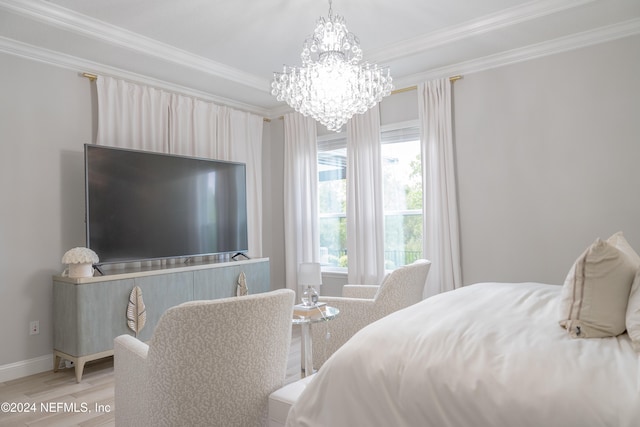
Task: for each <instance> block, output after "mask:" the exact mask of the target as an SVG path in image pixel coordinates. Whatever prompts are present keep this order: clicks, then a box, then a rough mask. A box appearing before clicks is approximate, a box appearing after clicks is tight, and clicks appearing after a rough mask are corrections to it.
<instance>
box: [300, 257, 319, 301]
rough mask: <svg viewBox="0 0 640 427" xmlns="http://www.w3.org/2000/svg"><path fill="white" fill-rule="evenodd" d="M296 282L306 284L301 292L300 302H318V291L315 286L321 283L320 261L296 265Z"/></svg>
mask: <svg viewBox="0 0 640 427" xmlns="http://www.w3.org/2000/svg"><path fill="white" fill-rule="evenodd" d="M298 284H300V285H302V286H306V288H305V290H304V291H303V293H302V304H303V305H305V306H313V305H316V304H317V303H318V291H316V289H315V286H316V285H318V286H321V285H322V272H321V271H320V263H317V262H303V263H302V264H300V265H299V266H298Z"/></svg>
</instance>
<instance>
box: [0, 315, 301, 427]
mask: <svg viewBox="0 0 640 427" xmlns="http://www.w3.org/2000/svg"><path fill="white" fill-rule="evenodd" d="M300 354H301V351H300V327H297V326H294V327H293V332H292V338H291V350H290V351H289V362H288V365H287V378H286V381H285V382H286V383H287V384H288V383H290V382H292V381H296V380H298V379H300ZM52 363H53V360H52ZM113 385H114V378H113V358H112V357H110V358H106V359H102V360H97V361H95V362H92V363H88V364H87V365H86V366H85V368H84V374H83V376H82V382H81V383H80V384H77V383H76V380H75V373H74V370H73V368H70V369H61V370H60V371H58V372H56V373H54V372H53V371H48V372H42V373H40V374H36V375H31V376H28V377H24V378H19V379H17V380H13V381H7V382H4V383H0V404H1V403H2V402H8V403H10V404H13V403H15V404H16V405H18V404H27V405H33V404H35V411H34V412H26V413H6V412H4V411H2V412H0V427H5V426H6V427H9V426H10V427H16V426H33V427H43V426H46V427H58V426H60V427H71V426H82V427H92V426H114V425H115V422H114V411H115V406H114V403H113ZM41 403H44V404H45V406H47V405H48V406H47V407H48V408H50V409H49V412H46V411H42V410H41ZM65 403H66V404H67V408H69V407H70V406H69V405H73V404H74V403H75V405H76V408H78V412H75V413H74V412H69V411H64V409H63V406H62V405H64V404H65ZM83 403H84V404H85V405H86V408H88V409H90V410H91V412H88V411H87V412H81V409H82V406H81V405H82V404H83ZM58 405H59V407H60V409H59V412H57V413H56V412H55V409H56V407H58ZM96 405H98V408H99V409H103V410H104V412H102V413H99V412H95V408H96Z"/></svg>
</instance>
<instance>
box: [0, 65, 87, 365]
mask: <svg viewBox="0 0 640 427" xmlns="http://www.w3.org/2000/svg"><path fill="white" fill-rule="evenodd" d="M0 63H2V66H0V73H1V74H0V93H2V96H0V174H1V179H0V194H1V195H2V202H1V203H0V325H1V326H0V328H1V329H0V330H1V331H2V335H1V337H2V345H0V367H2V365H5V364H9V363H14V362H19V361H26V360H29V359H36V358H39V357H41V356H43V358H42V359H39V360H38V361H36V362H33V363H36V364H38V363H40V364H43V363H44V364H45V366H48V367H52V366H53V365H52V364H53V362H52V358H51V352H52V345H53V336H52V327H51V320H52V282H51V276H52V275H53V274H57V273H60V272H61V271H62V268H63V266H62V264H61V258H62V255H63V254H64V252H65V251H66V250H68V249H70V248H72V247H75V246H84V189H83V177H84V166H83V164H84V163H83V154H82V153H83V144H84V143H87V142H92V138H93V127H94V126H93V124H94V118H93V113H94V105H92V99H94V97H92V94H91V90H92V89H91V84H90V82H89V80H87V79H84V78H81V77H78V74H77V73H76V72H74V71H70V70H65V69H62V68H57V67H53V66H48V65H44V64H42V63H39V62H34V61H29V60H25V59H21V58H19V57H16V56H10V55H5V54H0ZM31 320H39V321H40V334H39V335H31V336H30V335H29V321H31ZM45 356H46V357H45ZM1 373H2V372H0V374H1Z"/></svg>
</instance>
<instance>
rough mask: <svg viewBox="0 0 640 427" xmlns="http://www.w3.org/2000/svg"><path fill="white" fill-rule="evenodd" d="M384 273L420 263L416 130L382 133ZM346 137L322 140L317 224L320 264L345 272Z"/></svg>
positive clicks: (412, 126) (410, 127)
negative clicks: (342, 269) (414, 262)
mask: <svg viewBox="0 0 640 427" xmlns="http://www.w3.org/2000/svg"><path fill="white" fill-rule="evenodd" d="M381 142H382V178H383V200H384V215H385V224H384V229H385V236H384V246H385V248H384V249H385V254H384V256H385V268H386V269H395V268H397V267H400V266H402V265H406V264H410V263H412V262H413V261H415V260H416V259H418V258H422V222H423V221H422V161H421V157H420V136H419V128H418V126H417V125H415V124H410V125H406V124H403V125H400V126H395V127H389V128H385V129H383V130H382V132H381ZM346 144H347V142H346V136H344V135H343V134H334V135H328V136H321V137H319V138H318V198H319V203H318V210H319V212H318V217H319V218H318V219H319V229H320V254H321V262H322V264H324V265H326V266H332V267H343V268H344V267H347V260H348V257H347V252H348V248H347V222H346V221H347V220H346V207H347V199H346V195H347V179H346V177H347V174H346V171H347V149H346Z"/></svg>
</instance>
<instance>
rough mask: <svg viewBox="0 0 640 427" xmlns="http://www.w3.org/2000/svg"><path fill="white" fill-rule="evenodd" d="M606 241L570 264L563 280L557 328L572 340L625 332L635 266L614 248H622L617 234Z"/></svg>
mask: <svg viewBox="0 0 640 427" xmlns="http://www.w3.org/2000/svg"><path fill="white" fill-rule="evenodd" d="M609 240H611V241H609ZM609 240H608V241H606V242H604V241H602V240H600V239H596V241H595V242H594V243H593V244H592V245H591V246H589V247H588V248H587V249H586V250H585V251H584V252H583V253H582V255H580V256H579V257H578V259H577V260H576V261H575V262H574V264H573V266H572V267H571V269H570V270H569V274H568V275H567V278H566V279H565V283H564V287H563V289H562V292H561V297H560V298H561V299H560V325H562V326H563V327H565V328H566V329H567V330H568V331H569V333H570V334H571V336H572V337H574V338H602V337H614V336H617V335H620V334H622V333H623V332H624V331H625V329H626V313H627V303H628V301H629V291H630V290H631V284H632V282H633V279H634V276H635V273H636V270H637V266H636V265H635V263H634V260H633V259H632V258H631V256H629V255H627V253H626V252H625V250H622V249H619V248H618V245H620V246H623V243H622V240H624V237H622V235H621V234H620V235H618V233H616V234H614V235H613V236H611V238H610V239H609ZM624 242H625V243H626V240H625V241H624ZM627 246H628V243H627ZM630 248H631V247H630V246H629V249H630ZM631 251H633V250H632V249H631Z"/></svg>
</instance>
